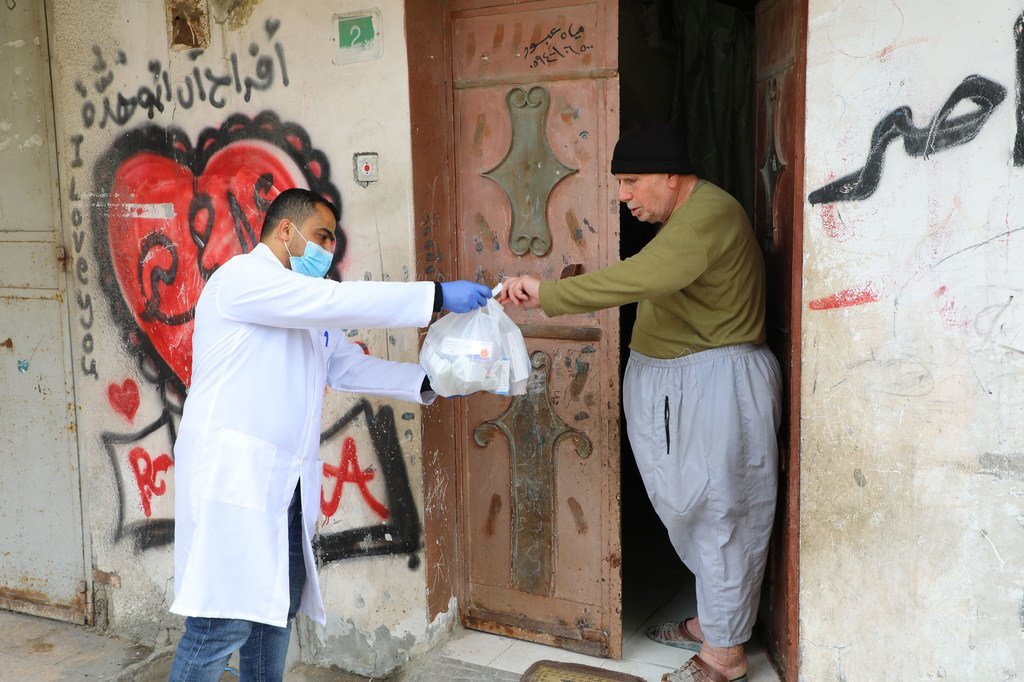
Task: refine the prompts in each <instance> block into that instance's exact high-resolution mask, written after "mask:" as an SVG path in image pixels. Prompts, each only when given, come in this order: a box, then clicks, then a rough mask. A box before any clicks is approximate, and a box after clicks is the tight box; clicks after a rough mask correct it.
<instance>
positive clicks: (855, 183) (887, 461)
mask: <svg viewBox="0 0 1024 682" xmlns="http://www.w3.org/2000/svg"><path fill="white" fill-rule="evenodd" d="M1021 10H1022V7H1021V6H1020V3H998V2H967V1H966V0H956V1H951V2H942V3H936V2H932V1H929V0H871V1H867V0H845V1H841V0H812V1H811V2H810V23H809V44H808V53H807V54H808V59H807V61H808V74H807V135H806V140H807V147H806V160H807V165H806V176H805V186H806V188H807V191H808V197H807V201H808V205H807V207H806V216H807V218H806V221H805V226H804V227H805V238H804V243H805V245H806V246H805V248H806V251H805V267H804V296H805V301H804V304H805V305H806V307H807V310H806V312H805V313H804V316H803V320H804V325H803V360H802V361H803V386H802V389H801V390H802V402H803V407H802V423H801V429H802V446H801V450H802V454H801V482H802V485H801V512H800V520H801V527H800V642H801V652H800V653H801V661H802V665H801V677H802V678H803V679H807V680H830V679H837V680H876V679H934V678H948V679H1008V678H1010V677H1016V676H1019V675H1020V674H1022V672H1024V616H1022V613H1024V571H1022V570H1021V566H1022V564H1024V427H1022V426H1021V425H1020V415H1021V414H1022V407H1024V390H1022V389H1024V296H1022V289H1024V275H1021V274H1020V273H1021V268H1020V263H1021V262H1022V259H1024V121H1022V120H1021V119H1020V118H1019V113H1018V112H1019V111H1020V109H1019V107H1020V104H1019V97H1020V94H1019V88H1020V84H1021V83H1024V73H1022V69H1024V43H1022V40H1024V37H1022V35H1021Z"/></svg>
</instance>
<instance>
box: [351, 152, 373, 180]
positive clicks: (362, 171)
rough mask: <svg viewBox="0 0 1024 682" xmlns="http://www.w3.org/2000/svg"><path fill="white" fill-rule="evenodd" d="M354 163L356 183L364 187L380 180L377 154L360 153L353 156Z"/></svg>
mask: <svg viewBox="0 0 1024 682" xmlns="http://www.w3.org/2000/svg"><path fill="white" fill-rule="evenodd" d="M352 162H353V168H352V172H353V174H354V175H355V178H356V182H358V183H359V184H360V185H362V186H363V187H366V186H367V185H368V184H370V183H371V182H377V180H379V179H380V176H379V175H378V166H377V153H376V152H358V153H356V154H353V155H352Z"/></svg>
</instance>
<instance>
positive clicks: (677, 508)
mask: <svg viewBox="0 0 1024 682" xmlns="http://www.w3.org/2000/svg"><path fill="white" fill-rule="evenodd" d="M781 383H782V381H781V373H780V371H779V363H778V361H777V360H776V359H775V356H774V355H772V352H771V351H770V350H768V348H767V347H766V346H754V345H739V346H725V347H723V348H713V349H711V350H706V351H703V352H700V353H694V354H692V355H686V356H683V357H679V358H674V359H671V360H660V359H656V358H650V357H647V356H645V355H641V354H640V353H636V352H631V353H630V356H629V362H628V363H627V365H626V376H625V379H624V381H623V386H622V400H623V407H624V409H625V413H626V432H627V434H628V436H629V443H630V446H631V447H632V448H633V455H634V457H635V458H636V463H637V468H638V469H639V470H640V476H641V477H642V478H643V481H644V486H645V487H646V488H647V494H648V496H649V497H650V498H651V503H652V504H653V505H654V509H655V511H657V513H658V516H659V517H660V518H661V521H662V523H664V524H665V528H666V529H668V535H669V539H670V540H671V541H672V546H673V547H674V548H675V550H676V553H677V554H679V558H680V559H682V560H683V563H685V564H686V566H687V568H689V569H690V571H692V572H693V574H694V576H696V579H697V615H698V616H699V617H700V627H701V629H702V630H703V632H704V639H705V641H707V642H708V643H709V644H711V645H712V646H719V647H727V646H734V645H737V644H742V643H743V642H746V641H747V640H748V639H750V635H751V631H752V629H753V627H754V620H755V617H756V614H757V604H758V598H759V595H760V591H761V580H762V578H763V577H764V568H765V561H766V558H767V555H768V540H769V538H770V536H771V531H772V523H773V521H774V517H775V497H776V489H777V481H778V444H777V441H776V434H777V432H778V428H779V421H780V416H781V404H782V401H781V397H780V386H781Z"/></svg>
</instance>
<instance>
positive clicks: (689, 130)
mask: <svg viewBox="0 0 1024 682" xmlns="http://www.w3.org/2000/svg"><path fill="white" fill-rule="evenodd" d="M786 4H789V5H793V6H798V5H799V4H800V3H796V2H787V0H783V1H782V2H775V0H764V1H763V2H761V3H760V6H757V5H758V3H757V2H756V1H755V0H621V2H620V6H619V60H620V61H619V66H620V71H619V76H620V106H621V109H620V112H621V113H620V130H621V131H625V130H627V129H628V128H629V127H630V125H632V124H633V123H635V122H639V121H670V122H672V123H673V124H674V125H675V126H676V127H677V129H678V130H679V131H680V132H681V134H682V136H683V138H684V140H686V142H687V146H688V151H689V153H690V157H691V160H692V161H693V162H694V164H695V165H696V166H697V168H698V174H699V175H700V176H701V177H703V178H705V179H708V180H710V181H711V182H714V183H715V184H717V185H719V186H720V187H722V188H724V189H726V190H727V191H729V192H730V193H731V194H732V195H733V196H735V197H736V198H737V199H738V200H739V201H740V203H741V204H742V205H743V206H744V208H745V209H746V210H747V213H748V215H749V216H750V217H751V221H752V223H753V224H754V226H755V231H756V232H757V234H758V235H759V241H760V242H761V244H762V247H763V248H764V250H765V254H766V263H767V270H768V280H769V281H768V287H769V290H768V298H769V304H768V320H769V322H768V326H769V331H768V335H769V345H771V346H772V348H773V350H774V351H775V353H776V355H777V356H778V358H779V360H780V362H782V363H792V362H793V360H794V357H795V358H798V357H799V353H798V348H797V352H796V353H795V354H794V353H793V352H792V349H793V344H794V343H795V344H799V331H798V330H799V326H798V325H797V326H794V325H793V324H792V323H791V322H792V319H791V318H792V317H793V316H792V315H791V314H790V311H791V305H790V304H791V302H792V300H793V293H794V292H793V287H792V284H793V282H794V276H795V278H796V279H795V281H796V282H797V283H798V282H799V271H798V269H797V271H796V272H795V274H794V271H793V268H794V263H796V267H797V268H798V267H799V262H800V258H799V255H797V254H795V253H793V252H792V249H795V248H799V240H798V239H795V238H793V234H792V233H793V232H794V231H795V230H794V226H799V225H801V223H800V222H799V221H798V220H795V219H793V220H791V218H794V217H795V216H793V215H792V213H790V215H782V216H778V219H776V216H774V215H772V213H771V212H772V209H774V206H773V205H771V202H772V197H767V194H768V192H767V188H768V187H769V185H768V184H766V183H764V182H762V180H763V173H759V172H758V169H759V168H760V166H761V165H762V164H763V163H764V161H765V154H766V152H765V149H766V147H769V146H770V145H769V144H768V143H767V137H766V135H765V133H764V126H765V123H764V120H763V119H766V118H767V112H766V111H765V109H764V106H763V103H760V102H759V101H758V97H759V95H761V94H762V90H763V89H764V88H762V87H760V85H759V83H760V81H761V80H763V79H762V78H761V77H760V76H759V74H758V55H759V54H761V52H764V50H760V51H759V45H758V41H759V40H762V41H763V38H762V36H763V35H764V34H765V30H764V29H765V28H766V27H765V26H759V28H760V29H761V30H755V23H757V22H759V21H763V16H764V15H765V14H766V12H765V11H764V10H765V8H766V6H769V5H772V6H775V5H786ZM755 6H757V7H755ZM771 9H774V7H773V8H769V11H768V12H767V14H769V16H770V18H771V19H773V20H775V18H776V16H777V15H778V12H775V13H772V12H771ZM794 14H799V12H795V13H794ZM794 35H797V34H794ZM797 38H798V39H799V36H798V35H797ZM793 51H794V52H795V51H796V50H795V48H794V50H793ZM762 61H763V60H762ZM797 80H799V81H800V83H801V84H802V72H801V74H800V77H799V79H797ZM799 94H800V96H802V91H801V92H800V93H799ZM759 104H762V106H759ZM773 120H774V119H773ZM794 122H795V121H794ZM791 123H793V122H791ZM793 139H795V136H790V140H791V141H792V140H793ZM791 146H792V145H791ZM790 151H791V150H790ZM780 153H781V152H780ZM783 172H784V171H783ZM774 179H775V180H778V176H777V177H776V178H774ZM790 179H791V178H790ZM794 187H795V185H792V184H791V185H789V186H788V187H787V190H788V191H789V192H792V191H793V188H794ZM774 188H775V187H774V186H772V189H774ZM766 206H767V209H766ZM620 218H621V220H620V231H621V234H620V256H621V257H622V258H623V259H625V258H628V257H629V256H631V255H633V254H635V253H637V252H638V251H639V250H640V249H642V248H643V247H644V246H645V245H646V244H647V242H648V241H649V240H650V239H651V237H652V236H653V235H654V228H653V227H652V226H650V225H647V224H645V223H640V222H639V221H637V220H636V219H635V218H633V217H632V216H631V215H630V214H629V212H628V211H626V210H623V211H621V212H620ZM765 223H768V226H766V225H765ZM779 229H782V230H783V231H788V232H789V233H790V237H791V238H790V239H786V240H780V239H778V238H777V236H776V238H775V239H772V238H771V237H770V235H772V233H773V232H772V231H773V230H775V231H778V230H779ZM798 229H799V227H797V231H798ZM765 234H767V235H769V237H768V238H766V237H765V236H763V235H765ZM781 248H788V249H790V252H788V253H787V254H786V256H787V257H786V258H781V257H780V249H781ZM797 253H798V252H797ZM794 256H795V258H794ZM780 282H784V284H781V283H780ZM797 292H798V289H797ZM634 319H635V305H630V306H626V307H624V308H623V309H622V311H621V317H620V334H621V337H622V338H621V344H620V347H621V348H622V365H621V369H622V370H623V371H624V369H625V361H626V359H627V358H628V352H629V351H628V347H629V338H630V332H631V329H632V326H633V321H634ZM797 319H798V318H797ZM784 376H785V380H786V387H785V388H784V391H786V392H787V393H788V394H789V395H787V396H784V404H785V405H787V407H788V410H787V415H786V418H785V420H784V424H783V433H780V456H781V457H782V459H783V462H782V466H781V468H780V489H779V504H778V509H779V512H778V514H777V530H776V534H775V538H773V543H772V556H771V557H770V559H769V562H770V566H769V569H768V571H767V572H766V576H765V581H764V587H763V588H762V593H763V597H762V612H761V619H760V622H759V626H758V630H757V633H758V635H759V639H760V640H761V643H762V644H763V645H764V647H765V649H766V650H767V651H768V652H769V654H770V656H771V657H772V659H773V662H774V664H775V666H776V667H777V669H779V670H780V672H782V674H783V676H784V677H785V678H791V677H792V676H794V675H795V672H796V666H795V653H794V652H795V630H796V622H795V618H796V610H795V598H796V593H795V590H793V591H792V593H790V591H788V590H786V589H779V586H778V584H777V583H778V582H780V581H782V582H784V583H785V582H786V581H788V580H791V579H792V578H793V577H794V576H795V574H796V566H795V560H796V555H795V552H792V551H789V550H790V549H791V548H792V547H795V544H794V543H795V532H796V526H795V519H796V516H795V505H796V501H797V500H796V484H795V480H792V477H789V478H787V473H786V472H787V471H790V470H791V469H792V468H795V467H794V465H795V462H796V459H795V452H792V450H793V449H794V448H792V447H791V445H793V446H795V444H796V443H795V439H791V438H790V433H789V432H790V424H791V420H790V418H789V417H790V414H789V413H790V412H793V411H794V410H795V409H796V405H797V403H795V402H794V401H792V400H789V399H788V398H789V397H790V396H793V394H794V391H791V390H790V386H795V384H794V383H793V382H794V381H795V380H796V377H797V376H798V375H797V374H796V373H794V372H792V371H790V368H784ZM623 419H624V417H623ZM621 494H622V550H623V565H622V568H623V632H624V634H628V633H629V632H631V631H633V630H634V629H635V627H636V625H637V623H638V622H644V621H646V622H656V621H658V622H660V621H661V620H672V619H679V618H682V617H690V616H692V615H694V614H695V613H696V602H695V598H694V596H693V576H692V574H690V573H689V571H688V570H687V569H686V567H685V566H683V564H682V562H681V561H680V560H679V559H678V557H677V556H676V554H675V551H674V550H673V548H672V546H671V544H670V543H669V540H668V537H667V534H666V532H665V530H664V527H663V526H662V524H661V521H660V520H659V519H658V517H657V515H656V514H655V512H654V510H653V508H652V507H651V504H650V501H649V500H648V498H647V494H646V491H645V490H644V487H643V483H642V481H641V479H640V475H639V472H638V471H637V468H636V464H635V462H634V460H633V456H632V452H631V451H630V449H629V443H628V440H627V439H626V438H623V439H622V466H621ZM783 535H784V536H785V538H784V539H785V540H786V542H783V541H782V540H783ZM783 587H784V586H783ZM638 636H642V632H641V633H640V635H638Z"/></svg>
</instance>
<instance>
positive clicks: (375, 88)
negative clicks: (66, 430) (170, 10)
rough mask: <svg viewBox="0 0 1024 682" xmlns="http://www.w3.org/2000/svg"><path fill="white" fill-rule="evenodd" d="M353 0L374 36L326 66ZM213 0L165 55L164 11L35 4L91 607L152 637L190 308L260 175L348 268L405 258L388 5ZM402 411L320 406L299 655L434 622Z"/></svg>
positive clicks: (116, 4)
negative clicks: (43, 30) (47, 59)
mask: <svg viewBox="0 0 1024 682" xmlns="http://www.w3.org/2000/svg"><path fill="white" fill-rule="evenodd" d="M182 4H187V3H182ZM198 5H199V6H200V7H206V6H207V3H206V0H202V2H200V3H198ZM372 7H376V9H377V10H378V11H379V18H380V22H379V23H378V24H377V25H376V31H377V38H376V40H377V42H376V46H377V47H379V50H377V51H376V52H375V51H373V50H372V49H371V52H370V53H367V54H361V55H357V56H363V57H367V56H369V57H372V58H369V59H365V60H363V61H356V62H353V63H335V62H336V61H345V60H344V59H342V58H341V52H340V48H339V27H338V23H337V21H335V20H333V19H332V17H333V16H334V15H337V14H346V13H349V12H354V11H357V10H364V9H366V10H369V9H371V8H372ZM208 9H209V45H208V47H206V48H205V49H198V50H194V51H193V50H184V49H171V48H170V47H169V38H170V37H171V35H170V34H169V31H168V23H169V20H170V21H171V22H173V21H174V19H173V17H170V16H169V15H166V14H165V7H164V3H160V2H124V1H117V0H102V1H99V2H96V1H91V2H85V1H82V0H67V1H63V0H62V1H61V2H54V3H50V5H49V10H48V11H49V19H50V23H49V41H50V46H51V51H52V54H53V59H52V62H51V64H52V67H53V84H54V85H53V87H54V98H55V102H56V112H57V113H56V130H57V151H58V158H59V170H60V176H61V182H60V185H61V189H60V191H61V198H62V205H63V221H64V225H65V243H66V244H67V245H68V250H69V252H70V255H71V256H72V258H73V265H72V267H73V272H74V276H75V277H74V279H75V289H74V291H73V292H72V293H71V295H70V297H69V298H70V302H69V303H70V305H71V318H72V327H73V329H72V335H73V338H72V347H73V358H72V360H73V362H74V365H75V367H76V375H75V380H76V395H77V402H78V432H79V447H80V450H81V460H82V461H83V463H84V464H85V465H86V467H87V469H88V485H87V486H86V490H85V492H84V495H85V498H86V505H87V507H86V508H87V512H88V524H89V530H90V531H91V535H92V543H93V549H92V553H93V556H92V561H93V565H94V567H95V569H96V570H97V571H98V573H97V574H96V584H95V592H96V597H97V602H96V607H97V618H98V621H99V624H100V625H106V626H108V627H109V628H110V630H111V631H112V632H114V633H116V634H119V635H122V636H127V637H129V638H132V639H135V640H137V641H141V642H143V643H147V644H152V645H156V646H160V645H164V644H168V643H170V642H172V641H173V640H174V639H175V638H176V633H177V630H178V628H179V627H180V619H178V618H177V617H174V616H171V615H170V614H168V612H167V608H168V606H169V604H170V602H171V600H172V597H173V586H172V559H171V542H172V528H173V518H172V516H173V495H174V485H173V459H172V457H171V454H172V446H173V442H174V434H175V428H176V424H177V422H178V419H179V412H180V405H181V401H182V388H183V385H184V384H185V383H186V382H187V379H188V372H189V367H190V343H189V338H190V333H191V321H190V311H191V309H192V306H193V305H194V303H195V300H196V297H197V296H198V294H199V291H200V290H201V288H202V285H203V283H204V281H205V280H206V278H207V277H208V276H209V273H210V272H211V271H212V269H213V268H215V267H216V266H217V265H219V264H220V263H222V262H223V261H224V260H226V259H227V258H229V257H230V256H231V255H233V254H235V253H238V252H240V251H242V250H248V249H249V248H251V246H252V244H253V242H254V240H255V239H256V238H258V234H259V226H260V224H261V220H262V218H261V212H262V209H264V208H265V204H266V202H265V200H264V197H263V193H264V192H265V191H266V187H265V186H264V185H263V184H262V183H263V182H264V180H262V179H261V178H265V177H266V176H267V174H269V175H270V177H272V178H273V180H272V182H273V183H274V185H275V186H277V187H284V186H293V185H299V186H308V187H311V188H313V189H315V190H317V191H320V192H322V193H324V194H325V195H326V196H329V197H331V198H333V199H335V200H339V201H340V202H341V204H342V205H343V212H344V215H343V219H342V225H343V227H344V230H345V234H346V237H347V248H346V251H345V255H344V258H343V259H342V260H341V261H340V262H339V263H338V265H337V267H338V268H339V270H340V271H341V272H342V273H343V275H344V277H345V278H347V279H360V278H366V279H391V280H408V279H410V278H411V277H412V276H413V273H414V265H413V263H414V253H413V232H412V230H413V219H412V204H411V198H410V197H411V156H410V154H411V153H410V124H409V111H408V96H407V92H408V75H407V74H408V70H407V61H406V59H407V56H406V50H405V41H404V26H403V22H404V16H403V9H402V3H401V2H399V1H398V0H384V1H381V2H377V3H371V4H370V5H367V4H364V3H358V2H354V1H348V0H335V1H332V2H318V1H314V0H308V1H304V2H293V3H269V2H264V3H260V2H230V1H228V0H210V2H209V4H208ZM177 14H178V15H180V16H182V17H183V18H184V20H185V21H184V23H180V22H179V30H178V32H177V33H175V34H173V37H175V38H176V39H181V38H182V37H184V38H187V39H189V40H192V39H193V38H194V37H195V36H196V35H198V36H199V37H202V35H201V34H202V33H203V31H202V22H199V21H195V20H194V17H192V16H191V15H190V14H189V12H185V11H183V12H178V13H177ZM365 28H366V27H365V25H363V26H362V28H361V29H360V30H365ZM378 52H379V54H378ZM350 55H351V53H350ZM366 151H372V152H377V153H378V154H379V159H380V181H379V182H376V183H374V184H371V185H369V186H367V187H362V186H360V185H359V184H357V183H356V181H355V179H354V177H353V154H355V153H357V152H366ZM231 178H242V179H241V180H236V181H233V180H231ZM200 243H201V246H199V244H200ZM350 335H351V336H353V338H355V339H357V340H360V341H362V342H364V343H365V344H366V345H367V346H368V348H369V350H370V351H371V352H373V353H374V354H377V355H381V356H385V357H390V358H392V359H398V360H412V361H415V359H416V356H417V345H416V342H417V337H416V332H415V330H379V331H364V330H352V331H351V333H350ZM282 361H284V360H283V359H282ZM253 371H259V368H253ZM419 420H420V413H419V410H418V409H417V408H416V407H415V406H413V405H409V404H405V403H388V402H379V401H374V400H363V399H357V398H353V397H348V396H341V395H331V396H330V397H329V399H328V404H327V409H326V410H325V415H324V433H325V436H326V442H325V444H324V447H323V449H322V453H321V454H322V456H323V458H324V459H325V460H326V462H327V463H328V465H329V467H328V469H327V472H326V473H327V475H326V476H325V478H324V482H323V499H322V507H321V511H322V513H323V519H322V522H323V525H322V528H321V534H322V539H323V544H322V546H321V549H322V554H321V559H322V561H323V564H324V565H323V567H322V570H321V580H322V585H323V592H324V596H325V599H326V603H327V608H328V612H329V622H328V625H327V626H326V628H320V627H314V626H313V625H311V624H309V623H304V624H300V627H299V628H298V631H299V632H300V635H301V640H302V644H303V647H302V649H303V654H302V656H303V658H304V659H305V660H309V661H314V660H315V661H316V662H319V663H321V664H334V665H339V666H341V667H345V668H347V669H349V670H353V671H356V672H359V673H362V674H366V675H381V674H384V673H386V672H387V671H389V670H391V669H393V668H394V667H395V666H396V665H399V664H401V663H402V662H404V660H405V659H406V658H407V656H408V655H409V653H410V652H411V651H413V650H414V649H417V648H423V647H424V646H426V645H427V643H429V641H430V639H431V638H432V637H433V636H434V635H435V634H436V631H437V630H438V629H441V630H443V629H444V627H447V626H449V625H450V619H448V620H445V621H444V622H442V623H439V624H433V625H432V624H430V623H428V622H427V621H426V615H425V614H426V609H425V603H426V598H425V589H426V588H425V583H424V578H423V567H422V566H421V565H420V561H421V558H420V554H419V552H418V550H419V548H420V545H421V543H422V533H421V525H422V522H421V517H420V511H419V510H421V509H422V500H421V491H420V487H421V484H420V482H421V480H422V476H421V468H420V461H419V457H420V452H419V447H420V421H419ZM371 428H372V429H373V430H374V432H375V433H376V434H377V435H376V437H373V438H371ZM372 529H377V530H378V531H379V533H377V534H376V535H375V536H372V537H371V533H370V531H371V530H372Z"/></svg>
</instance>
